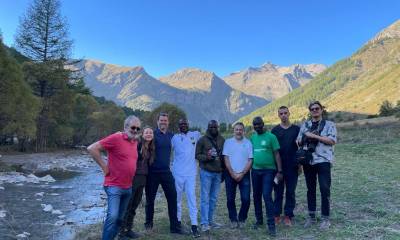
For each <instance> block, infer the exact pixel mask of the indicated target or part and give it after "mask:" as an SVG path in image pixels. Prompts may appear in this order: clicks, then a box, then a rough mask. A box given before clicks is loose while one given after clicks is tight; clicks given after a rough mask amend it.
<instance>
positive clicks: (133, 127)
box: [131, 126, 140, 132]
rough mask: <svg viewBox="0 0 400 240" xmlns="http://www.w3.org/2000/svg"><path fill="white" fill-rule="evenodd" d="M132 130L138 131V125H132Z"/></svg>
mask: <svg viewBox="0 0 400 240" xmlns="http://www.w3.org/2000/svg"><path fill="white" fill-rule="evenodd" d="M131 129H132V131H138V132H139V131H140V127H136V126H132V127H131Z"/></svg>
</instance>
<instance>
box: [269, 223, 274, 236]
mask: <svg viewBox="0 0 400 240" xmlns="http://www.w3.org/2000/svg"><path fill="white" fill-rule="evenodd" d="M268 235H269V236H271V237H276V227H275V225H268Z"/></svg>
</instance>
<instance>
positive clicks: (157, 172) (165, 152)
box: [145, 113, 183, 234]
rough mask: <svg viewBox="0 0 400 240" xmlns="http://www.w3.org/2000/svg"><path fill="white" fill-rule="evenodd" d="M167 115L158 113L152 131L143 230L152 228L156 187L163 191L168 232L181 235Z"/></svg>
mask: <svg viewBox="0 0 400 240" xmlns="http://www.w3.org/2000/svg"><path fill="white" fill-rule="evenodd" d="M168 125H169V121H168V114H167V113H160V114H159V115H158V120H157V126H158V127H157V129H156V130H155V131H154V141H155V145H156V151H155V158H154V162H153V164H152V165H151V166H150V167H149V172H148V176H147V182H146V187H145V190H146V222H145V228H146V230H148V231H150V230H152V228H153V218H154V201H155V199H156V194H157V190H158V186H159V185H160V184H161V187H162V188H163V190H164V194H165V197H166V198H167V203H168V216H169V224H170V232H171V233H177V234H183V232H182V228H181V225H180V224H179V222H178V218H177V209H176V207H177V203H176V189H175V180H174V177H173V176H172V173H171V170H170V158H171V147H172V146H171V139H172V137H173V134H172V133H171V132H169V131H168Z"/></svg>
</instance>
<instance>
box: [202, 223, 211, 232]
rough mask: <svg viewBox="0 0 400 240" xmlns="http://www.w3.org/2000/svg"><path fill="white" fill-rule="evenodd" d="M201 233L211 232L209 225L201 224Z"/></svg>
mask: <svg viewBox="0 0 400 240" xmlns="http://www.w3.org/2000/svg"><path fill="white" fill-rule="evenodd" d="M201 231H202V232H207V231H210V226H209V225H208V224H201Z"/></svg>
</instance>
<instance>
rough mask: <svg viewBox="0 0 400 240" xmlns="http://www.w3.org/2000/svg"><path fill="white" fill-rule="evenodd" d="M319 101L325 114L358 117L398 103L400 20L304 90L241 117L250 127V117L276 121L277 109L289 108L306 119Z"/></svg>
mask: <svg viewBox="0 0 400 240" xmlns="http://www.w3.org/2000/svg"><path fill="white" fill-rule="evenodd" d="M312 100H320V101H321V102H322V104H323V105H324V106H325V107H326V109H327V111H328V112H332V113H335V114H338V115H343V114H345V113H351V114H352V115H353V116H354V115H359V116H366V115H374V114H377V113H378V112H379V108H380V105H381V104H382V102H383V101H385V100H388V101H389V102H391V103H394V104H395V103H396V101H399V100H400V20H398V21H396V22H394V23H393V24H392V25H390V26H389V27H387V28H386V29H383V30H382V31H381V32H379V33H378V34H376V36H375V37H373V38H372V39H371V40H369V41H368V42H367V43H365V44H364V45H363V46H362V47H361V48H360V49H359V50H358V51H356V52H355V53H354V54H353V55H351V56H350V57H348V58H345V59H343V60H341V61H338V62H337V63H335V64H334V65H332V66H331V67H329V68H328V69H326V70H325V71H323V72H322V73H321V74H319V75H318V76H316V77H315V78H314V79H313V80H312V81H310V82H309V83H308V84H306V85H304V86H303V87H300V88H297V89H295V90H294V91H292V92H290V93H289V94H287V95H285V96H283V97H281V98H279V99H276V100H275V101H273V102H272V103H270V104H267V105H266V106H264V107H262V108H260V109H257V110H256V111H254V112H252V113H251V114H249V115H247V116H245V117H243V118H242V119H241V121H244V122H245V123H246V124H251V121H252V119H253V117H255V116H262V117H263V118H264V119H265V120H266V121H267V122H272V123H273V122H278V118H277V116H276V111H277V108H278V107H279V106H282V105H286V106H288V107H289V108H290V111H291V114H292V115H291V116H292V119H293V120H301V119H304V118H306V117H307V114H308V111H307V105H308V103H309V102H311V101H312Z"/></svg>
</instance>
